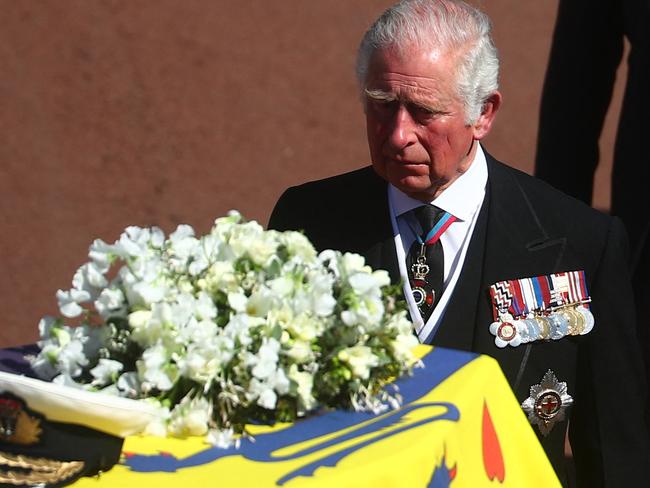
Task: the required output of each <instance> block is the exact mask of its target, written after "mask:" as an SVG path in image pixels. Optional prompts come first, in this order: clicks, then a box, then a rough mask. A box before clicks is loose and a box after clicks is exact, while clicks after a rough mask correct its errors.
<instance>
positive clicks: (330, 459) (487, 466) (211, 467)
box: [74, 346, 559, 488]
mask: <svg viewBox="0 0 650 488" xmlns="http://www.w3.org/2000/svg"><path fill="white" fill-rule="evenodd" d="M421 349H422V351H423V352H424V356H423V358H422V361H423V363H424V366H425V367H424V368H418V369H416V370H415V372H414V374H413V376H411V377H407V378H402V379H400V380H399V381H397V383H396V384H397V385H398V386H399V388H400V392H401V394H402V395H403V397H404V403H403V405H402V407H401V408H399V409H397V410H387V411H385V412H384V413H381V414H378V415H374V414H371V413H359V412H345V411H340V410H339V411H331V412H325V413H323V414H320V415H315V416H312V417H310V418H307V419H304V420H301V421H299V422H296V423H295V424H288V425H287V424H285V425H282V426H275V427H265V426H252V431H253V432H254V433H255V441H254V442H252V441H249V440H243V441H242V443H241V445H240V447H239V448H238V449H236V448H229V449H220V448H217V447H210V446H207V445H206V444H204V443H203V442H202V441H201V440H200V439H198V438H190V439H174V438H166V439H161V438H157V437H129V438H127V440H126V442H125V445H124V453H123V454H124V455H123V459H122V461H121V463H120V464H118V465H117V466H115V467H114V468H113V469H112V470H111V471H109V472H107V473H104V474H102V475H101V477H99V478H95V479H92V478H87V479H82V480H80V481H78V482H76V483H75V485H74V486H75V487H77V486H78V487H96V486H123V487H130V486H133V487H140V486H156V487H160V488H164V487H177V486H184V485H185V486H190V485H189V483H202V482H210V483H214V485H215V486H259V487H266V486H268V487H275V486H285V487H303V486H304V487H331V486H336V487H348V486H349V487H358V486H373V487H393V486H409V487H444V486H452V487H456V486H533V485H535V486H545V487H553V486H559V482H558V480H557V478H556V476H555V473H554V472H553V469H552V468H551V465H550V463H549V461H548V460H547V458H546V456H545V454H544V451H543V449H542V447H541V445H540V444H539V442H538V440H537V438H536V436H535V434H534V433H533V431H532V429H531V426H530V425H529V423H528V421H527V420H526V417H525V415H524V413H523V412H522V410H521V408H520V407H519V405H518V403H517V401H516V399H515V397H514V395H513V394H512V392H511V390H510V388H509V386H508V383H507V381H506V379H505V377H504V376H503V374H502V373H501V370H500V369H499V366H498V364H497V363H496V361H494V360H493V359H491V358H489V357H487V356H479V355H476V354H472V353H465V352H458V351H452V350H448V349H442V348H434V349H433V350H431V349H430V348H429V347H426V346H421Z"/></svg>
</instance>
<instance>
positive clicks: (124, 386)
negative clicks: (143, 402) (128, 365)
mask: <svg viewBox="0 0 650 488" xmlns="http://www.w3.org/2000/svg"><path fill="white" fill-rule="evenodd" d="M116 385H117V389H118V390H119V392H120V396H123V397H126V398H138V397H140V395H141V394H142V383H141V381H140V378H139V377H138V374H137V373H136V372H135V371H129V372H128V373H124V374H122V375H120V377H119V378H118V379H117V383H116Z"/></svg>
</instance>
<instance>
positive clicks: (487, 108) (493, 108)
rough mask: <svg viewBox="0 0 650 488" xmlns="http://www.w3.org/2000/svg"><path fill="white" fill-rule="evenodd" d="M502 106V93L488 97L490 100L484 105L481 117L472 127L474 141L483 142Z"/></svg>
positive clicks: (496, 92)
mask: <svg viewBox="0 0 650 488" xmlns="http://www.w3.org/2000/svg"><path fill="white" fill-rule="evenodd" d="M500 106H501V93H499V92H498V91H495V92H494V93H492V95H490V96H489V97H488V99H487V100H486V101H485V103H483V108H482V109H481V115H479V117H478V119H477V120H476V122H475V123H474V124H473V125H472V127H473V128H474V139H475V140H477V141H478V140H481V139H483V138H484V137H485V136H486V135H488V133H489V132H490V129H491V128H492V122H494V119H495V118H496V116H497V111H498V110H499V107H500Z"/></svg>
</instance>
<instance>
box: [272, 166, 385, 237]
mask: <svg viewBox="0 0 650 488" xmlns="http://www.w3.org/2000/svg"><path fill="white" fill-rule="evenodd" d="M385 188H386V183H385V182H384V180H382V179H381V178H380V177H379V176H378V175H377V174H376V173H375V171H374V170H373V169H372V167H371V166H366V167H363V168H360V169H356V170H354V171H350V172H347V173H342V174H339V175H335V176H330V177H328V178H323V179H319V180H313V181H308V182H306V183H302V184H300V185H296V186H292V187H290V188H287V189H286V190H285V191H284V193H282V195H281V196H280V198H279V199H278V201H277V203H276V204H275V207H274V208H273V211H272V213H271V218H270V219H269V228H273V229H277V230H290V229H292V230H296V229H306V228H307V227H310V226H311V225H317V223H318V222H320V224H321V225H322V224H324V223H325V222H329V221H333V220H338V221H341V220H345V219H342V216H343V215H344V214H346V213H347V212H349V211H350V210H351V209H353V208H355V209H359V207H360V206H364V205H367V204H368V203H367V202H375V201H377V197H378V195H379V194H385V191H386V190H385Z"/></svg>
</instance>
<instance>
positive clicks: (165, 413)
mask: <svg viewBox="0 0 650 488" xmlns="http://www.w3.org/2000/svg"><path fill="white" fill-rule="evenodd" d="M150 400H153V399H150ZM149 403H150V405H153V406H155V407H156V408H155V410H154V417H153V420H151V422H149V424H147V426H146V427H145V428H144V431H143V434H144V435H151V436H156V437H165V436H166V435H167V423H168V422H169V419H170V418H171V412H170V411H169V408H167V407H165V406H163V405H161V404H160V403H159V402H157V401H155V400H153V401H150V402H149Z"/></svg>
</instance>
